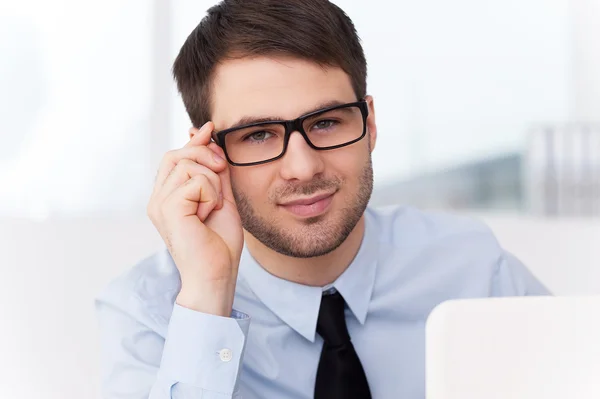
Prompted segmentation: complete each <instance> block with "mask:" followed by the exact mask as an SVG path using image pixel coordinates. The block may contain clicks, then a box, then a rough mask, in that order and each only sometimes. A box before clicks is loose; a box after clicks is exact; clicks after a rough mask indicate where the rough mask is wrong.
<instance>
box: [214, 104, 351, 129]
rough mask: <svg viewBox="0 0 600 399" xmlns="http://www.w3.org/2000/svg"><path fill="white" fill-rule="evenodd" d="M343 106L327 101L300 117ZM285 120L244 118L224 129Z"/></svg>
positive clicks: (275, 117)
mask: <svg viewBox="0 0 600 399" xmlns="http://www.w3.org/2000/svg"><path fill="white" fill-rule="evenodd" d="M343 104H346V103H345V102H342V101H339V100H331V101H327V102H324V103H321V104H319V105H318V106H316V107H314V108H312V109H309V110H308V111H306V112H304V113H303V114H302V115H301V116H300V117H302V116H304V115H308V114H311V113H313V112H317V111H320V110H322V109H325V108H329V107H335V106H336V105H343ZM284 120H286V119H285V118H281V117H278V116H262V117H260V116H258V117H257V116H243V117H242V118H240V119H239V120H238V121H237V122H235V123H234V124H233V125H231V126H229V127H228V128H226V129H223V130H229V129H234V128H237V127H240V126H245V125H251V124H253V123H262V122H265V123H266V122H280V121H284Z"/></svg>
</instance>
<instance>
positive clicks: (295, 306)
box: [240, 210, 379, 342]
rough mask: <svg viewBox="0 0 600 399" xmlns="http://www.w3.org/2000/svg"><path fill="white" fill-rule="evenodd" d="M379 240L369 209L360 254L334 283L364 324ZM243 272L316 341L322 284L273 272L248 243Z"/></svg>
mask: <svg viewBox="0 0 600 399" xmlns="http://www.w3.org/2000/svg"><path fill="white" fill-rule="evenodd" d="M378 242H379V239H378V237H377V231H376V230H375V226H373V221H372V220H370V218H369V212H368V210H367V212H365V233H364V236H363V240H362V243H361V246H360V248H359V250H358V253H357V254H356V256H355V257H354V260H353V261H352V263H351V264H350V266H348V268H347V269H346V270H345V271H344V272H343V273H342V274H341V275H340V276H339V277H338V279H337V280H336V281H335V282H334V283H333V287H334V288H335V289H336V290H337V291H339V292H340V294H342V296H343V297H344V299H345V300H346V303H347V304H348V307H349V308H350V310H351V311H352V313H353V314H354V316H355V317H356V319H357V320H358V321H359V322H360V323H361V324H364V322H365V320H366V318H367V311H368V308H369V302H370V300H371V294H372V292H373V285H374V282H375V269H376V265H377V254H378ZM240 274H241V275H242V276H243V277H244V279H245V280H246V281H247V283H248V284H249V286H250V289H251V290H252V291H253V292H254V294H255V295H256V296H257V297H258V299H260V301H261V302H262V303H263V304H264V305H265V306H266V307H267V308H269V309H270V310H271V311H272V312H273V313H274V314H275V315H276V316H277V317H279V318H280V319H281V320H283V322H285V323H286V324H287V325H289V326H290V327H291V328H292V329H294V330H295V331H296V332H298V333H299V334H300V335H302V336H303V337H304V338H306V339H307V340H309V341H311V342H314V340H315V334H316V327H317V317H318V315H319V307H320V305H321V296H322V295H323V288H322V287H310V286H307V285H302V284H298V283H294V282H291V281H287V280H284V279H281V278H279V277H276V276H274V275H272V274H271V273H269V272H267V271H266V270H265V269H263V268H262V267H261V266H260V265H259V264H258V263H257V262H256V260H254V258H253V257H252V255H250V252H249V251H248V249H247V248H246V246H244V250H243V252H242V258H241V262H240Z"/></svg>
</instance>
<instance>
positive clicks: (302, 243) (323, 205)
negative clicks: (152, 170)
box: [212, 57, 376, 257]
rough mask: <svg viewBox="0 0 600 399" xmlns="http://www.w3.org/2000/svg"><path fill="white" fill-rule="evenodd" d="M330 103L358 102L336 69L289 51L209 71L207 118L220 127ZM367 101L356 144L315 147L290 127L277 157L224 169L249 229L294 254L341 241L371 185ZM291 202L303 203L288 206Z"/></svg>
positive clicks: (372, 132) (324, 249) (372, 131)
mask: <svg viewBox="0 0 600 399" xmlns="http://www.w3.org/2000/svg"><path fill="white" fill-rule="evenodd" d="M331 101H339V102H341V103H350V102H355V101H357V98H356V95H355V94H354V90H353V89H352V85H351V82H350V78H349V76H348V75H347V74H346V73H345V72H344V71H343V70H342V69H340V68H329V67H328V68H325V67H321V66H319V65H318V64H315V63H312V62H309V61H304V60H300V59H296V58H290V57H258V58H243V59H238V60H228V61H225V62H223V63H222V64H220V65H219V66H218V67H217V69H216V71H215V79H214V82H213V103H212V111H213V112H212V115H213V118H212V120H213V122H214V123H215V127H216V130H217V131H220V130H224V129H227V128H229V127H231V126H232V125H234V124H235V123H236V122H238V121H239V120H240V119H241V118H244V117H250V118H262V117H273V118H278V119H295V118H297V117H299V116H301V115H304V114H305V113H307V112H309V111H312V110H314V109H315V107H319V106H320V105H321V104H326V103H330V102H331ZM367 101H368V105H369V117H368V119H367V122H366V125H367V135H366V136H365V137H364V138H363V139H362V140H360V141H359V142H357V143H354V144H351V145H349V146H345V147H341V148H338V149H333V150H326V151H317V150H314V149H312V148H310V147H309V145H308V143H306V141H305V140H304V138H303V137H302V135H301V134H300V133H298V132H293V133H292V134H291V136H290V139H289V144H288V147H287V151H286V153H285V155H284V156H283V158H280V159H278V160H276V161H273V162H269V163H266V164H262V165H255V166H237V167H236V166H231V167H230V169H231V183H232V187H233V191H234V195H235V199H236V201H237V206H238V210H239V212H240V216H241V219H242V223H243V226H244V228H245V229H246V230H247V231H248V232H249V233H250V234H252V235H253V236H254V237H256V238H257V239H258V240H259V241H261V242H262V243H263V244H265V245H266V246H268V247H269V248H271V249H273V250H275V251H277V252H279V253H282V254H284V255H287V256H293V257H312V256H320V255H324V254H327V253H329V252H331V251H333V250H334V249H335V248H337V247H338V246H339V245H340V244H341V243H342V242H343V241H344V240H345V239H346V237H347V236H348V235H349V234H350V232H351V231H352V230H353V229H354V227H355V226H356V224H357V223H358V221H359V220H360V218H361V216H362V214H363V212H364V210H365V208H366V206H367V203H368V201H369V198H370V196H371V192H372V188H373V170H372V165H371V149H372V148H374V145H375V138H376V126H375V118H374V109H373V101H372V98H371V97H368V98H367ZM323 196H326V198H324V199H323ZM319 199H320V200H319ZM297 200H307V201H308V204H304V205H299V204H295V205H294V204H290V203H291V202H295V201H297ZM305 202H306V201H305Z"/></svg>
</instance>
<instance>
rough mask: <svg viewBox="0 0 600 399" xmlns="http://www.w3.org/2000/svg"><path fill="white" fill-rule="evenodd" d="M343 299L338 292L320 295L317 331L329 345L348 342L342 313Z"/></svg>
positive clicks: (348, 336) (344, 318) (339, 344)
mask: <svg viewBox="0 0 600 399" xmlns="http://www.w3.org/2000/svg"><path fill="white" fill-rule="evenodd" d="M344 305H345V301H344V298H343V297H342V295H341V294H340V293H339V292H337V291H336V292H335V293H333V294H330V295H323V296H322V297H321V307H320V308H319V318H318V319H317V333H318V334H319V335H320V336H321V337H322V338H323V340H324V341H325V343H326V344H327V345H330V346H341V345H344V344H346V343H348V342H350V335H349V334H348V327H347V326H346V316H345V315H344Z"/></svg>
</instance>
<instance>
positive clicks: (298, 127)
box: [215, 100, 369, 166]
mask: <svg viewBox="0 0 600 399" xmlns="http://www.w3.org/2000/svg"><path fill="white" fill-rule="evenodd" d="M350 107H358V108H359V109H360V112H361V114H362V119H363V131H362V134H361V135H360V137H358V138H356V139H353V140H351V141H348V142H347V143H343V144H338V145H333V146H329V147H317V146H316V145H314V144H313V143H312V142H311V141H310V139H309V138H308V135H307V134H306V132H305V131H304V126H303V124H304V121H305V120H306V119H308V118H310V117H313V116H315V115H318V114H321V113H324V112H328V111H333V110H336V109H340V108H350ZM367 116H369V107H368V105H367V102H366V101H365V100H360V101H356V102H352V103H347V104H340V105H334V106H332V107H327V108H323V109H320V110H318V111H314V112H311V113H309V114H306V115H302V116H301V117H299V118H296V119H292V120H287V121H286V120H282V121H269V122H256V123H250V124H248V125H243V126H238V127H234V128H231V129H225V130H221V131H220V132H218V133H216V134H215V136H216V138H217V140H215V141H216V143H217V145H218V146H219V147H221V148H222V149H223V152H224V153H225V157H227V161H228V162H229V163H230V164H231V165H233V166H253V165H261V164H264V163H267V162H273V161H276V160H278V159H279V158H281V157H283V156H284V155H285V153H286V151H287V147H288V142H289V141H290V136H291V135H292V133H293V132H296V131H297V132H299V133H300V134H301V135H302V137H304V140H305V141H306V143H307V144H308V145H309V146H310V148H312V149H313V150H317V151H325V150H333V149H336V148H341V147H345V146H347V145H350V144H354V143H356V142H357V141H360V140H362V138H363V137H365V135H366V133H367ZM264 125H283V126H284V127H285V135H284V137H283V150H282V151H281V154H279V155H278V156H276V157H273V158H269V159H266V160H264V161H258V162H248V163H237V162H233V161H232V160H231V158H229V154H228V153H227V148H226V145H225V136H226V135H227V134H228V133H231V132H234V131H237V130H239V129H246V128H249V127H253V126H264Z"/></svg>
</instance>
